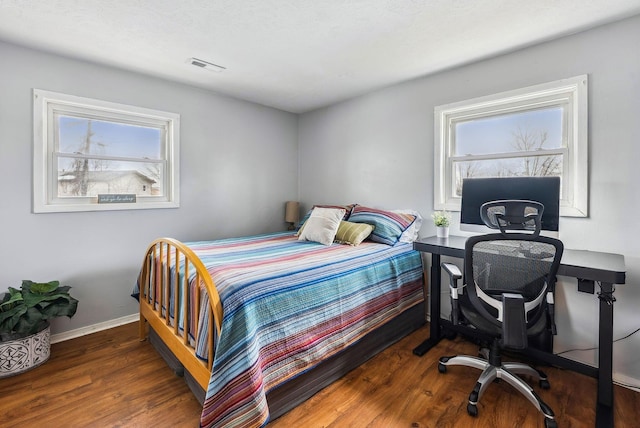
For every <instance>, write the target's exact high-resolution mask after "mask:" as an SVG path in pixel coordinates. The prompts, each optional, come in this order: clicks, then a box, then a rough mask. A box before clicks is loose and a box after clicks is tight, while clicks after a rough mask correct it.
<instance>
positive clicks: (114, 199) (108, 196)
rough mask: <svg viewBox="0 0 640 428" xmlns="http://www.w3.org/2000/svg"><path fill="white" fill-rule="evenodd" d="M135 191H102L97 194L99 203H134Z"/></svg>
mask: <svg viewBox="0 0 640 428" xmlns="http://www.w3.org/2000/svg"><path fill="white" fill-rule="evenodd" d="M135 202H136V195H135V193H103V194H100V195H98V203H99V204H134V203H135Z"/></svg>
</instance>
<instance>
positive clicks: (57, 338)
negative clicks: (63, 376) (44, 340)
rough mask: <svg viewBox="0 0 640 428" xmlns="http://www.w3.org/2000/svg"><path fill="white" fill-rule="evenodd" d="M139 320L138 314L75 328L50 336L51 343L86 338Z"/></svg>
mask: <svg viewBox="0 0 640 428" xmlns="http://www.w3.org/2000/svg"><path fill="white" fill-rule="evenodd" d="M139 320H140V314H137V313H135V314H131V315H127V316H125V317H121V318H116V319H114V320H109V321H105V322H100V323H98V324H93V325H89V326H86V327H81V328H77V329H75V330H70V331H65V332H64V333H58V334H52V335H51V339H50V340H51V343H57V342H64V341H65V340H69V339H75V338H76V337H80V336H86V335H87V334H91V333H95V332H97V331H102V330H108V329H110V328H114V327H118V326H121V325H125V324H129V323H132V322H137V321H139Z"/></svg>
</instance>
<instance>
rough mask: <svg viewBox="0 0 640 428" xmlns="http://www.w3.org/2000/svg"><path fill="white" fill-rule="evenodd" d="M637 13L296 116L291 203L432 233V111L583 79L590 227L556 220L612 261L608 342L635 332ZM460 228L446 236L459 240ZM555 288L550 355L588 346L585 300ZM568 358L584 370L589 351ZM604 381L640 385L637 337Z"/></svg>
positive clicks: (639, 275)
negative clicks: (296, 164)
mask: <svg viewBox="0 0 640 428" xmlns="http://www.w3.org/2000/svg"><path fill="white" fill-rule="evenodd" d="M638 41H640V16H638V17H635V18H632V19H628V20H625V21H621V22H618V23H614V24H611V25H607V26H603V27H600V28H597V29H594V30H591V31H588V32H584V33H581V34H576V35H573V36H570V37H566V38H563V39H559V40H556V41H551V42H548V43H544V44H541V45H537V46H533V47H530V48H527V49H523V50H519V51H516V52H513V53H509V54H506V55H503V56H500V57H497V58H493V59H489V60H485V61H482V62H478V63H474V64H469V65H467V66H464V67H460V68H456V69H453V70H449V71H446V72H443V73H440V74H437V75H432V76H427V77H424V78H421V79H417V80H413V81H409V82H406V83H403V84H398V85H395V86H392V87H388V88H386V89H383V90H380V91H376V92H373V93H369V94H367V95H365V96H362V97H359V98H355V99H352V100H349V101H347V102H343V103H340V104H336V105H333V106H330V107H328V108H324V109H320V110H317V111H313V112H310V113H307V114H304V115H302V116H301V117H300V120H299V128H300V136H299V154H300V179H299V183H300V195H301V201H302V202H303V204H304V205H305V206H306V207H308V206H309V205H310V204H314V203H351V202H356V203H360V204H366V205H371V206H375V207H380V208H390V209H391V208H414V209H416V210H418V211H420V212H421V213H422V215H423V217H425V219H426V220H427V221H426V222H425V225H424V226H423V228H422V231H421V235H422V236H428V235H433V234H435V229H434V227H433V225H432V223H431V222H429V221H428V220H430V215H431V212H432V211H433V143H434V142H433V138H434V137H433V122H434V120H433V111H434V107H435V106H438V105H441V104H447V103H452V102H456V101H461V100H465V99H469V98H474V97H478V96H483V95H489V94H493V93H498V92H501V91H506V90H511V89H516V88H520V87H526V86H529V85H535V84H538V83H544V82H549V81H553V80H557V79H562V78H566V77H571V76H576V75H580V74H585V73H586V74H588V75H589V79H590V80H589V169H590V170H589V201H590V202H589V203H590V216H589V218H562V219H561V223H560V238H561V239H562V240H563V241H564V243H565V246H566V247H567V248H581V249H589V250H594V251H605V252H615V253H622V254H624V256H625V259H626V264H627V270H628V271H627V284H626V285H623V286H619V287H618V288H617V290H616V294H615V295H616V297H617V299H618V301H617V302H616V304H615V322H614V324H615V325H614V336H615V337H622V336H625V335H627V334H628V333H630V332H631V331H633V330H635V329H636V328H638V327H640V317H639V316H638V315H637V313H638V306H639V304H640V286H638V282H639V280H640V243H639V239H638V237H640V222H639V221H638V220H637V218H636V213H638V212H640V190H639V187H638V182H639V181H640V175H639V173H638V172H637V171H638V170H639V165H640V149H639V147H640V144H638V143H639V140H638V138H639V136H640V120H639V118H640V96H639V94H640V49H638ZM458 228H459V224H457V223H456V224H454V225H453V226H452V233H454V234H455V233H459V230H458ZM575 289H576V284H575V280H570V279H568V278H563V279H562V284H561V286H560V287H559V292H558V299H559V305H560V306H561V307H560V309H559V310H558V312H559V315H558V326H559V329H560V335H559V336H558V337H557V339H556V344H555V348H556V351H562V350H564V349H569V348H575V347H580V348H588V347H593V346H595V344H596V340H597V339H596V338H597V335H596V332H597V319H598V316H597V314H598V312H597V305H598V300H597V298H596V297H595V296H593V295H589V294H583V293H577V291H575ZM568 355H569V356H570V357H571V358H574V359H577V360H579V361H583V362H587V363H594V362H595V355H596V353H595V351H586V352H572V353H570V354H568ZM614 370H615V378H616V379H617V380H619V381H622V382H626V381H628V382H633V383H634V384H635V385H640V336H638V335H635V336H632V337H631V338H629V339H626V340H624V341H620V342H618V343H616V344H615V345H614Z"/></svg>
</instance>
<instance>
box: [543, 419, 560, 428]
mask: <svg viewBox="0 0 640 428" xmlns="http://www.w3.org/2000/svg"><path fill="white" fill-rule="evenodd" d="M544 428H558V423H557V422H556V420H555V419H547V418H544Z"/></svg>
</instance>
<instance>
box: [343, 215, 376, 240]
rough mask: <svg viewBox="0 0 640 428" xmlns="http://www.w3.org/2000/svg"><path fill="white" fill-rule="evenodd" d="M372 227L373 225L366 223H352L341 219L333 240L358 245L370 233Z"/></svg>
mask: <svg viewBox="0 0 640 428" xmlns="http://www.w3.org/2000/svg"><path fill="white" fill-rule="evenodd" d="M373 229H374V227H373V226H372V225H370V224H367V223H352V222H350V221H344V220H342V221H341V222H340V226H338V232H336V237H335V238H334V241H335V242H338V243H340V244H348V245H359V244H360V243H361V242H362V241H364V240H365V239H366V238H367V237H368V236H369V235H371V232H373Z"/></svg>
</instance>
